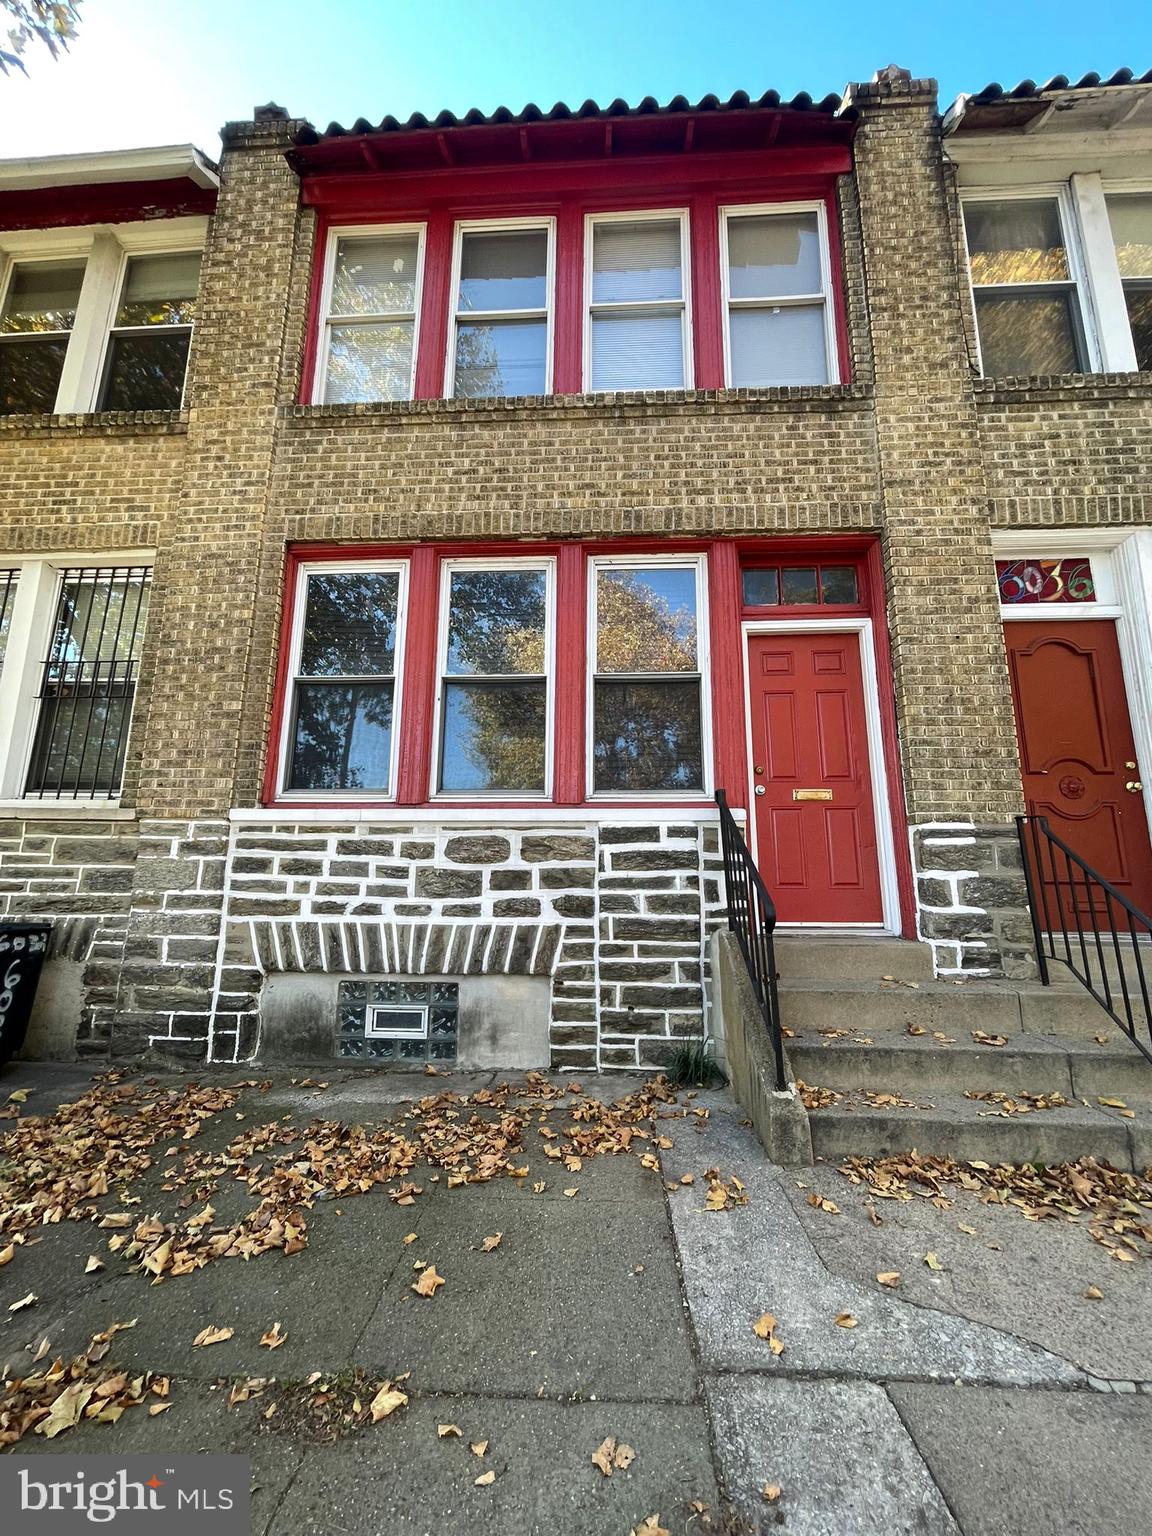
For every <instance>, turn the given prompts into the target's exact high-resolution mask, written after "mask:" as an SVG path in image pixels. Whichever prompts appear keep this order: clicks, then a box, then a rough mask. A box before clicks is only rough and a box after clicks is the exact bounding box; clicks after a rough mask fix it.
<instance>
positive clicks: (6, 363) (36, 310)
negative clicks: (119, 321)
mask: <svg viewBox="0 0 1152 1536" xmlns="http://www.w3.org/2000/svg"><path fill="white" fill-rule="evenodd" d="M83 281H84V263H83V261H16V262H12V263H11V264H10V266H9V270H8V280H7V284H6V285H5V292H4V295H3V302H2V303H0V415H4V416H11V415H22V414H25V413H28V414H33V413H38V412H42V411H43V412H48V411H54V410H55V409H56V395H57V391H58V390H59V388H60V375H61V373H62V372H63V371H64V359H65V357H66V356H67V353H68V342H69V339H70V338H71V335H72V327H73V326H74V325H75V323H76V306H77V304H78V303H79V300H80V286H81V284H82V283H83Z"/></svg>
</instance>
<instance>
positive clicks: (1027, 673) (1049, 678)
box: [1004, 619, 1152, 917]
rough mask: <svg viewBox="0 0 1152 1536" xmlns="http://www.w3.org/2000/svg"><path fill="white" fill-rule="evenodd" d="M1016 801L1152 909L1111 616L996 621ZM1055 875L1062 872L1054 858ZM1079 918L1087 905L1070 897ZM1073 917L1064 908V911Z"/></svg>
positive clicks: (1151, 850)
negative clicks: (1004, 666)
mask: <svg viewBox="0 0 1152 1536" xmlns="http://www.w3.org/2000/svg"><path fill="white" fill-rule="evenodd" d="M1004 633H1005V637H1006V644H1007V647H1008V665H1009V669H1010V671H1011V674H1012V701H1013V704H1014V706H1015V709H1016V733H1017V736H1018V738H1019V742H1020V766H1021V771H1022V773H1023V777H1024V799H1025V803H1026V805H1027V807H1028V809H1029V811H1031V812H1032V813H1034V814H1035V815H1038V816H1047V818H1048V821H1049V824H1050V826H1051V828H1052V830H1053V832H1055V833H1056V834H1057V836H1059V837H1062V838H1063V839H1064V841H1065V842H1066V843H1067V844H1068V845H1069V846H1070V847H1071V848H1074V849H1075V850H1076V852H1077V853H1078V854H1080V856H1081V858H1083V859H1085V860H1087V862H1088V863H1089V864H1091V865H1092V867H1093V868H1094V869H1097V870H1099V872H1100V873H1101V874H1102V875H1103V876H1104V877H1105V879H1107V880H1110V881H1111V882H1112V884H1113V885H1114V886H1116V888H1117V890H1119V891H1122V892H1123V893H1124V895H1125V896H1127V898H1128V900H1129V901H1131V902H1132V903H1133V904H1134V905H1135V906H1137V907H1139V908H1140V910H1141V911H1142V912H1148V911H1152V844H1150V843H1149V837H1148V818H1147V815H1146V813H1145V809H1144V796H1143V794H1142V793H1141V791H1140V789H1139V788H1135V787H1134V788H1128V787H1127V786H1129V785H1133V786H1136V785H1139V784H1140V783H1141V779H1142V775H1141V773H1140V770H1139V768H1138V767H1137V766H1136V749H1135V745H1134V743H1133V740H1132V720H1131V717H1130V715H1129V713H1128V699H1127V696H1126V694H1125V691H1124V674H1123V672H1122V670H1121V667H1120V648H1119V645H1118V643H1117V639H1116V625H1115V623H1114V622H1113V621H1112V620H1110V619H1086V620H1084V621H1083V622H1075V623H1063V624H1061V623H1053V622H1049V621H1047V620H1045V621H1037V622H1035V623H1033V622H1025V621H1023V620H1022V621H1020V622H1019V623H1009V624H1005V626H1004ZM1055 873H1056V876H1057V879H1058V880H1060V881H1064V880H1065V878H1066V871H1065V870H1064V868H1063V866H1062V863H1061V861H1060V860H1059V859H1058V860H1057V865H1056V871H1055ZM1077 908H1078V909H1079V911H1080V914H1081V917H1084V916H1085V915H1086V912H1087V903H1086V900H1085V899H1084V898H1078V900H1077ZM1069 915H1071V914H1069Z"/></svg>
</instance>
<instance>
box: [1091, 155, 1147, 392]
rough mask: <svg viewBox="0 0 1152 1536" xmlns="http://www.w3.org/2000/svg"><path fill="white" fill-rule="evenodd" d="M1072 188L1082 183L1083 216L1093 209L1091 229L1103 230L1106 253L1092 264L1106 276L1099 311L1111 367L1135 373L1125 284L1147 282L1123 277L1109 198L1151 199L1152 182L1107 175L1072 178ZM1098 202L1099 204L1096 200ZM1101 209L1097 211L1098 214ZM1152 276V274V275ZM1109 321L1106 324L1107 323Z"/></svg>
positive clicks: (1134, 353)
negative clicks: (1087, 210) (1113, 233)
mask: <svg viewBox="0 0 1152 1536" xmlns="http://www.w3.org/2000/svg"><path fill="white" fill-rule="evenodd" d="M1072 181H1073V185H1076V184H1077V183H1080V184H1081V187H1082V191H1081V193H1080V199H1079V200H1080V202H1081V210H1082V211H1081V217H1082V218H1083V217H1084V204H1085V203H1087V204H1088V205H1089V207H1090V208H1091V209H1092V213H1093V215H1094V216H1093V218H1092V227H1097V226H1101V225H1102V228H1103V236H1104V239H1103V242H1102V243H1103V244H1105V245H1106V250H1105V251H1103V252H1102V253H1101V256H1100V260H1099V262H1097V261H1096V260H1095V250H1093V257H1094V259H1093V261H1092V262H1091V263H1090V266H1091V267H1092V268H1093V269H1095V268H1096V267H1097V266H1098V267H1099V269H1100V271H1101V273H1102V274H1103V280H1102V281H1101V283H1100V287H1101V288H1102V290H1103V292H1102V297H1101V302H1100V309H1101V311H1102V329H1103V330H1104V331H1105V352H1106V355H1107V357H1108V368H1109V370H1110V371H1111V372H1115V373H1129V372H1131V373H1135V372H1136V370H1137V366H1138V365H1137V362H1136V343H1135V342H1134V341H1133V339H1132V322H1131V321H1130V320H1129V318H1128V300H1127V298H1126V296H1125V290H1124V284H1125V283H1126V282H1137V281H1145V279H1137V278H1125V277H1122V276H1121V274H1120V261H1119V258H1118V257H1117V255H1116V242H1115V241H1114V240H1113V238H1112V221H1111V219H1110V217H1109V214H1108V201H1109V199H1113V200H1117V199H1120V198H1123V197H1149V196H1152V181H1150V180H1148V179H1147V178H1144V177H1141V178H1140V179H1138V180H1136V179H1129V180H1124V179H1120V178H1116V179H1111V178H1108V177H1104V176H1073V178H1072ZM1097 197H1098V198H1099V203H1098V204H1096V198H1097ZM1097 208H1098V211H1097ZM1150 276H1152V274H1150ZM1105 322H1107V323H1105Z"/></svg>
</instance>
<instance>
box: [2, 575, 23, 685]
mask: <svg viewBox="0 0 1152 1536" xmlns="http://www.w3.org/2000/svg"><path fill="white" fill-rule="evenodd" d="M19 578H20V572H19V571H0V669H2V668H3V666H4V647H5V646H6V645H7V643H8V626H9V625H10V624H11V622H12V609H13V608H14V607H15V606H16V583H17V581H18V580H19Z"/></svg>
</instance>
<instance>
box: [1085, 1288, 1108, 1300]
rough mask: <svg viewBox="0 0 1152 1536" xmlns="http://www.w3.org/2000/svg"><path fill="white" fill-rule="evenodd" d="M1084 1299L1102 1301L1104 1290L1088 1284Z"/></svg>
mask: <svg viewBox="0 0 1152 1536" xmlns="http://www.w3.org/2000/svg"><path fill="white" fill-rule="evenodd" d="M1084 1300H1085V1301H1103V1300H1104V1292H1103V1291H1102V1290H1101V1289H1100V1288H1099V1286H1096V1285H1090V1286H1089V1287H1088V1289H1087V1290H1086V1291H1085V1292H1084Z"/></svg>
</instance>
